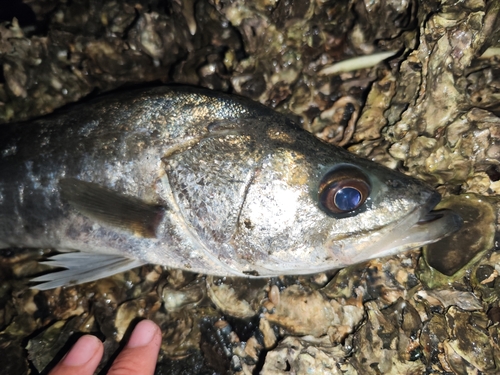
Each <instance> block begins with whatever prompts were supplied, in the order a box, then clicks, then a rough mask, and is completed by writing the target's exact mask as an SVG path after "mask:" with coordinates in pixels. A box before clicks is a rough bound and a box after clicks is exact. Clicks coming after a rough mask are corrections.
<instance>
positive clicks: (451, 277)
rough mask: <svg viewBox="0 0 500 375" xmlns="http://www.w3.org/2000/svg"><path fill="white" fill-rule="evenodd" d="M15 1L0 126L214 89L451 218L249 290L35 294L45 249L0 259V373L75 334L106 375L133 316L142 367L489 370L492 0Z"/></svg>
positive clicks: (169, 282) (496, 290)
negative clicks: (99, 358) (188, 88)
mask: <svg viewBox="0 0 500 375" xmlns="http://www.w3.org/2000/svg"><path fill="white" fill-rule="evenodd" d="M24 5H25V6H24V7H22V9H23V11H22V13H19V14H14V16H16V17H17V18H16V19H13V18H12V15H10V16H9V18H8V19H6V18H5V17H6V16H5V15H2V13H1V12H0V17H4V18H1V20H2V21H5V22H3V23H1V24H0V63H1V67H2V68H1V71H2V74H0V122H7V121H18V120H23V119H26V118H28V117H34V116H38V115H41V114H45V113H49V112H51V111H52V110H54V109H55V108H57V107H60V106H62V105H64V104H66V103H69V102H73V101H76V100H78V99H79V98H81V97H84V96H86V95H88V94H89V93H91V92H94V91H96V90H97V91H106V90H110V89H113V88H116V87H118V86H121V85H124V84H137V83H144V82H152V81H162V82H179V83H189V84H193V85H200V86H205V87H209V88H212V89H216V90H223V91H231V92H235V93H238V94H240V95H244V96H247V97H250V98H252V99H254V100H258V101H260V102H262V103H264V104H266V105H268V106H271V107H274V108H276V109H277V110H278V111H281V112H284V113H291V114H294V115H296V116H297V117H298V118H299V119H300V120H301V121H302V124H303V126H304V128H306V129H307V130H309V131H311V132H313V133H314V134H316V135H317V136H318V137H320V138H322V139H324V140H325V141H327V142H331V143H335V144H340V145H343V146H346V147H347V148H348V149H349V150H350V151H351V152H354V153H356V154H359V155H362V156H365V157H368V158H370V159H373V160H375V161H377V162H379V163H381V164H384V165H386V166H388V167H391V168H397V169H400V170H402V171H404V172H405V173H407V174H410V175H413V176H416V177H418V178H420V179H423V180H425V181H427V182H429V183H430V184H432V185H434V186H436V187H437V188H438V189H439V190H440V192H441V193H442V194H443V195H444V196H445V197H446V198H445V199H444V200H443V202H442V207H443V208H444V207H453V209H454V210H457V211H458V212H459V213H460V214H461V215H462V216H463V218H464V222H465V224H464V228H463V229H462V230H461V231H460V232H458V233H456V234H455V235H453V236H452V237H449V238H447V239H445V240H444V241H442V242H439V243H436V244H433V245H430V246H428V247H427V248H426V249H424V251H423V253H422V252H421V251H419V250H416V251H412V252H410V253H407V254H404V255H401V256H397V257H393V258H390V259H383V260H373V261H370V262H367V263H365V264H361V265H356V266H352V267H349V268H346V269H343V270H340V271H332V272H330V273H326V274H325V273H323V274H317V275H313V276H309V277H305V276H300V277H280V278H271V279H265V280H257V281H256V280H253V281H249V280H243V279H237V278H235V279H229V278H227V279H220V278H213V277H206V276H204V275H195V274H189V273H186V272H182V271H178V270H166V269H162V268H161V267H157V266H152V265H151V266H145V267H142V268H139V269H136V270H133V271H131V272H126V273H124V274H120V275H116V276H113V277H110V278H108V279H105V280H101V281H99V282H96V283H90V284H84V285H81V286H76V287H70V288H63V289H56V290H52V291H44V292H39V291H37V290H32V289H29V288H28V285H29V284H28V281H27V280H29V279H30V278H31V277H32V276H33V275H35V274H38V273H40V272H42V271H43V270H44V269H43V267H44V266H41V265H39V264H38V261H39V260H40V259H42V257H43V256H45V255H48V254H50V250H40V251H33V250H18V249H16V250H12V251H9V252H3V253H1V254H0V348H1V351H2V353H3V355H4V356H5V357H8V358H9V363H7V364H6V366H3V367H2V368H1V369H0V373H5V374H14V373H16V374H28V373H33V374H35V373H37V372H42V371H44V369H45V370H46V369H48V368H50V367H51V366H53V365H54V363H56V362H57V360H58V359H60V358H61V357H62V355H63V354H64V353H65V351H66V350H67V349H68V348H69V347H70V346H71V344H72V343H73V342H74V341H75V340H76V337H77V335H78V334H81V333H93V334H96V335H98V337H100V338H101V339H102V340H103V341H104V345H105V358H104V360H103V362H102V364H101V369H102V368H105V367H106V366H108V365H109V361H110V358H112V356H113V355H114V353H115V352H116V351H117V350H118V348H119V345H120V341H121V340H123V339H126V338H127V336H128V335H129V334H130V331H131V326H133V324H134V323H135V322H137V321H138V319H141V318H149V319H152V320H154V321H155V322H157V323H158V324H159V325H160V326H161V328H162V332H163V345H162V349H161V353H160V356H159V360H158V365H157V373H158V374H161V373H170V374H177V373H179V374H180V373H184V372H183V371H184V370H185V369H186V368H189V369H190V372H191V373H218V374H224V373H234V374H252V373H262V374H287V373H297V374H301V373H317V374H322V373H324V374H380V373H383V374H401V373H407V374H423V373H453V374H473V373H484V374H496V373H498V372H499V371H500V347H499V342H500V338H499V335H500V332H499V327H500V302H499V298H500V277H499V273H500V251H499V249H498V236H497V230H498V225H499V222H498V211H499V207H500V201H499V198H498V197H499V194H500V146H499V144H500V130H499V129H500V126H499V125H500V118H499V117H498V116H499V115H500V94H499V90H500V81H499V75H498V71H499V69H500V66H499V62H498V61H499V60H498V52H499V50H498V47H499V46H498V45H497V44H495V43H498V40H499V37H500V31H499V30H500V27H499V24H500V18H499V14H498V12H499V11H500V3H499V2H498V1H493V2H488V3H486V2H485V1H478V0H472V1H468V2H460V3H457V2H450V1H431V0H426V1H422V2H417V1H412V0H410V1H407V2H401V1H385V2H384V1H372V2H363V1H348V0H346V1H341V2H339V1H316V2H312V1H289V2H285V1H273V0H258V1H254V2H250V1H244V0H233V1H227V0H199V1H188V0H186V1H173V2H170V3H168V5H165V3H164V2H162V1H159V0H157V1H154V0H152V1H136V2H128V1H125V0H123V1H122V0H105V1H99V2H97V1H84V0H78V1H72V2H66V1H59V2H52V1H33V0H26V1H24ZM381 53H385V54H382V55H381ZM360 57H363V58H364V59H365V60H359V58H360ZM381 57H384V58H385V60H383V61H382V62H381ZM349 59H353V60H349ZM342 61H347V62H344V63H342V65H339V63H341V62H342ZM367 61H368V62H367ZM422 254H423V255H422Z"/></svg>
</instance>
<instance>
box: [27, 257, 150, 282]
mask: <svg viewBox="0 0 500 375" xmlns="http://www.w3.org/2000/svg"><path fill="white" fill-rule="evenodd" d="M43 264H47V265H49V266H53V267H62V268H66V270H63V271H56V272H51V273H48V274H46V275H42V276H39V277H37V278H34V279H33V280H31V281H32V282H36V283H42V284H38V285H36V286H33V287H32V289H39V290H48V289H53V288H57V287H60V286H69V285H76V284H83V283H88V282H90V281H95V280H99V279H102V278H104V277H108V276H112V275H115V274H117V273H120V272H125V271H128V270H130V269H132V268H136V267H139V266H142V265H144V264H146V263H145V262H143V261H140V260H137V259H130V258H125V257H122V256H119V255H107V254H93V253H92V254H91V253H79V252H76V253H64V254H57V255H54V256H53V257H51V258H49V260H48V261H47V262H43Z"/></svg>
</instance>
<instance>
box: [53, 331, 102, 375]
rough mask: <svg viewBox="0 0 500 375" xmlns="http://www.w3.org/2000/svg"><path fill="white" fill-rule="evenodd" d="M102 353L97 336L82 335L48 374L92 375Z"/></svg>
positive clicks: (100, 343)
mask: <svg viewBox="0 0 500 375" xmlns="http://www.w3.org/2000/svg"><path fill="white" fill-rule="evenodd" d="M102 353H103V346H102V342H101V341H100V340H99V339H98V338H97V337H95V336H90V335H85V336H82V337H80V338H79V339H78V341H77V342H76V343H75V345H73V347H72V348H71V349H70V351H69V352H68V354H66V356H65V357H64V358H63V359H62V360H61V362H59V363H58V364H57V365H56V367H54V368H53V369H52V371H51V372H50V373H49V375H92V374H93V373H94V371H95V369H96V368H97V366H98V365H99V362H100V361H101V358H102Z"/></svg>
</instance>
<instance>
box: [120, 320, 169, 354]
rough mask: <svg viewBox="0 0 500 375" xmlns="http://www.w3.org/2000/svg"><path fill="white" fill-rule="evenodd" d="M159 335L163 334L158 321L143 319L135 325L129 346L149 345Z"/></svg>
mask: <svg viewBox="0 0 500 375" xmlns="http://www.w3.org/2000/svg"><path fill="white" fill-rule="evenodd" d="M158 336H161V334H160V327H158V325H156V323H154V322H153V321H151V320H147V319H146V320H141V321H140V322H139V323H137V325H136V326H135V328H134V331H133V332H132V335H131V336H130V340H129V341H128V343H127V346H128V347H129V348H138V347H141V346H147V345H149V344H150V343H151V342H152V341H153V340H154V339H155V338H158Z"/></svg>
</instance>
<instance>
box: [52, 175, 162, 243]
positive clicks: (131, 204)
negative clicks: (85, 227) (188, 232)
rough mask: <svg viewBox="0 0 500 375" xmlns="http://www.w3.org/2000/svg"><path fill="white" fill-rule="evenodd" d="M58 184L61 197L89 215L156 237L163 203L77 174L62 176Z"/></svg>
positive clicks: (113, 224) (122, 227) (105, 222)
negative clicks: (143, 199)
mask: <svg viewBox="0 0 500 375" xmlns="http://www.w3.org/2000/svg"><path fill="white" fill-rule="evenodd" d="M59 186H60V188H61V197H62V199H63V200H65V201H67V202H68V203H69V204H70V205H71V206H72V207H73V208H75V209H76V210H77V211H79V212H80V213H81V214H83V215H85V216H87V217H88V218H91V219H94V220H96V221H100V222H102V223H104V224H108V225H112V226H115V227H118V228H120V229H124V230H128V231H131V232H133V233H134V234H135V235H138V236H142V237H149V238H152V237H156V228H157V227H158V225H159V224H160V222H161V219H162V218H163V214H164V212H165V208H164V207H162V206H159V205H152V204H149V203H145V202H144V201H142V200H140V199H137V198H135V197H131V196H127V195H123V194H120V193H117V192H115V191H113V190H110V189H108V188H105V187H102V186H100V185H97V184H94V183H92V182H86V181H81V180H77V179H75V178H66V179H62V180H60V181H59Z"/></svg>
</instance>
